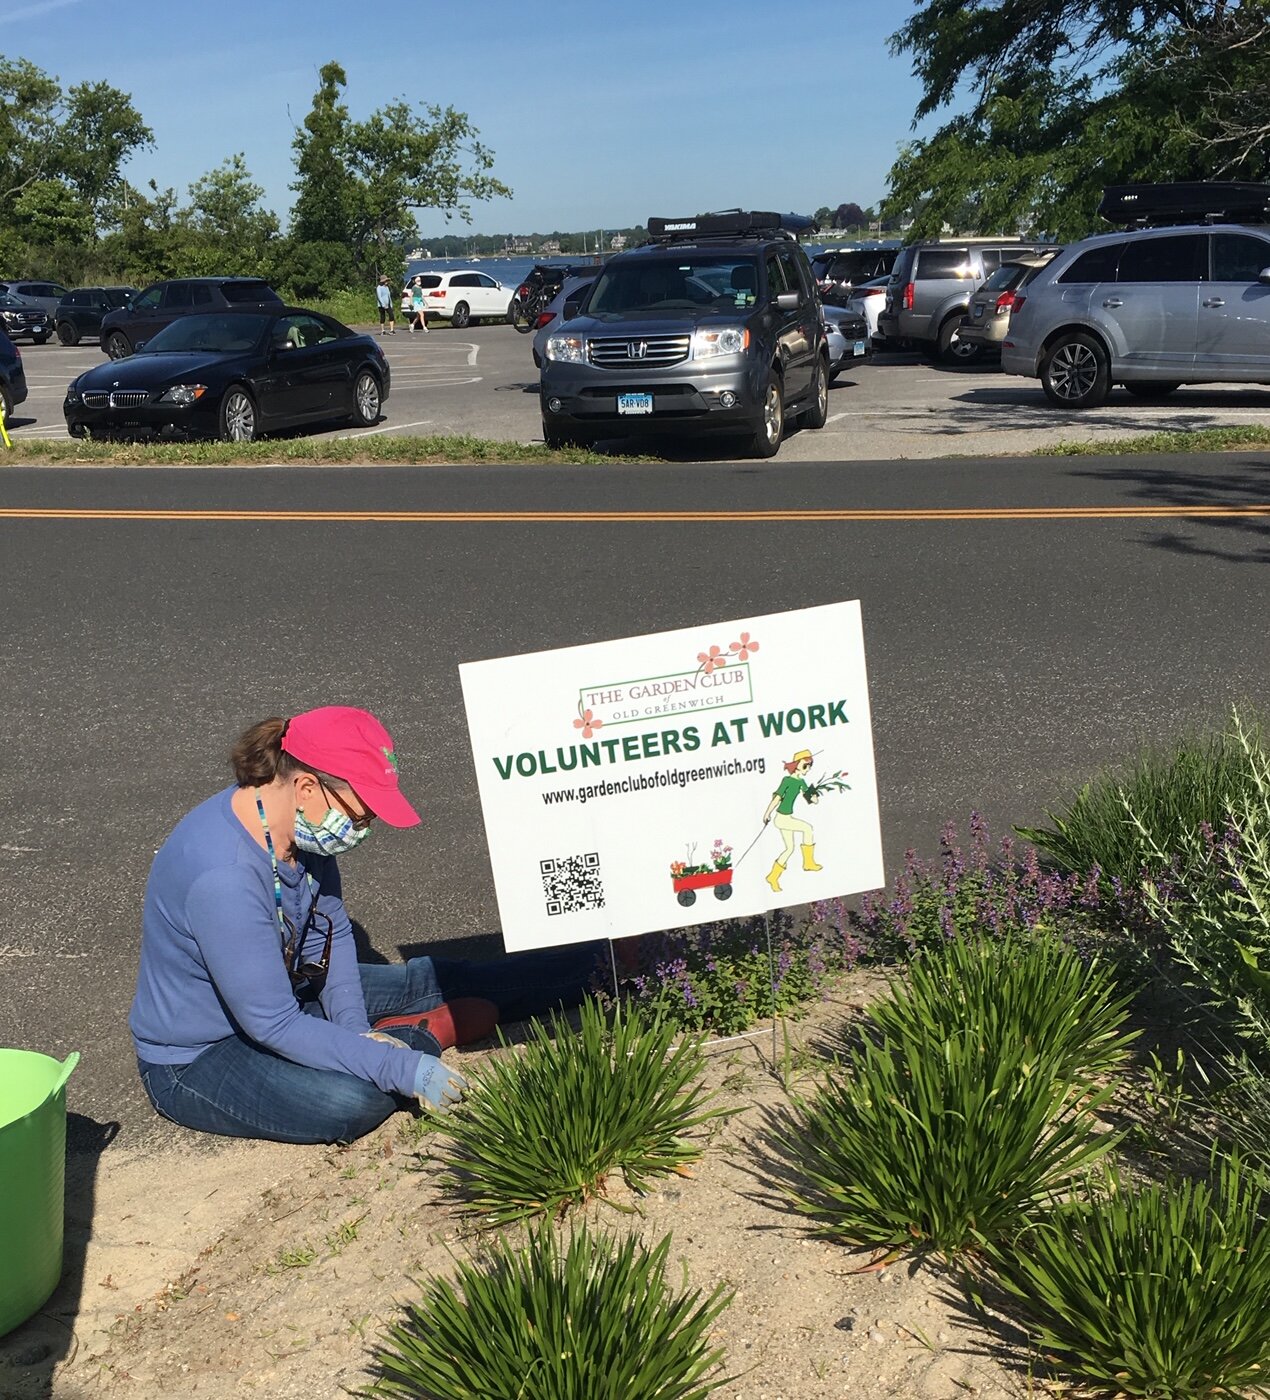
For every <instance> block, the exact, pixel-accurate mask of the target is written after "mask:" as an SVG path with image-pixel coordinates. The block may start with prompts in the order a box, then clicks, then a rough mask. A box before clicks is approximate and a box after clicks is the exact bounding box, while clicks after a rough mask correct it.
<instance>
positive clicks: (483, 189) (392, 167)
mask: <svg viewBox="0 0 1270 1400" xmlns="http://www.w3.org/2000/svg"><path fill="white" fill-rule="evenodd" d="M319 78H320V86H319V87H318V90H317V92H316V94H315V95H314V99H313V107H312V110H311V111H310V112H309V115H308V116H307V117H306V118H305V121H304V127H303V130H302V131H299V132H297V133H296V138H295V142H294V147H295V152H296V181H295V184H294V185H293V186H292V188H293V189H294V190H295V191H296V204H295V209H294V210H293V212H292V220H291V234H292V239H293V241H294V243H295V244H296V245H297V248H296V249H293V254H294V255H295V256H301V257H302V256H303V255H300V254H298V245H302V244H305V243H311V242H312V243H324V244H327V245H339V244H342V245H344V246H345V247H348V248H351V249H352V252H353V256H354V258H355V259H356V262H357V266H358V270H359V272H360V273H361V274H363V275H366V274H368V273H370V272H372V271H378V270H381V269H386V270H389V271H391V272H392V274H393V275H394V276H395V275H396V274H397V272H398V271H399V268H400V258H401V252H402V250H403V249H404V248H405V247H406V246H408V244H409V243H411V242H413V241H414V240H415V239H417V238H418V236H419V231H418V226H417V224H416V222H415V218H414V213H413V211H414V210H416V209H437V210H440V211H441V212H442V213H443V214H444V215H445V217H446V218H447V219H449V218H450V217H451V216H453V215H455V214H457V215H459V217H461V218H462V219H463V220H464V221H468V222H470V219H471V206H472V203H473V202H475V201H477V200H483V199H491V198H494V197H496V196H500V195H508V194H510V193H511V191H510V190H509V189H508V188H507V186H506V185H504V184H503V183H502V181H501V180H498V179H496V178H495V177H494V176H493V175H491V174H490V173H489V172H490V171H491V170H492V168H493V163H494V160H493V155H492V154H491V152H490V151H489V150H488V149H487V148H486V147H485V146H484V145H482V144H481V141H480V133H479V132H478V131H477V129H476V127H475V126H473V125H472V122H471V121H470V119H469V118H468V117H467V115H466V114H465V113H463V112H458V111H455V109H454V108H453V107H444V108H442V107H437V106H426V107H421V108H418V109H416V108H414V107H412V106H411V105H410V104H409V103H408V102H405V101H396V102H390V103H388V104H387V105H386V106H385V107H382V108H380V109H379V110H378V111H375V112H372V113H371V115H370V116H369V117H367V118H366V120H365V121H358V122H355V121H352V120H351V119H350V117H349V113H348V108H347V106H346V105H345V104H344V102H343V100H342V97H341V94H342V92H343V90H344V88H345V87H346V86H347V81H348V80H347V78H346V76H345V73H344V70H343V69H342V68H341V67H340V65H339V64H338V63H328V64H326V65H325V66H324V67H323V68H322V70H321V73H320V75H319Z"/></svg>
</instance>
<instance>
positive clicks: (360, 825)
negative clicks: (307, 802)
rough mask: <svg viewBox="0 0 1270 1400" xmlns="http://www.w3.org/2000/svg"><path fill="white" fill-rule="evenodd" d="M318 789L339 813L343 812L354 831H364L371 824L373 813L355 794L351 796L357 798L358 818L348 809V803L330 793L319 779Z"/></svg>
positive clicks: (337, 795) (334, 793) (337, 794)
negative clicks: (359, 809) (359, 811)
mask: <svg viewBox="0 0 1270 1400" xmlns="http://www.w3.org/2000/svg"><path fill="white" fill-rule="evenodd" d="M318 787H320V788H321V789H322V791H323V792H324V793H325V794H326V795H327V797H329V798H330V799H331V801H332V802H333V803H334V804H335V806H337V807H338V808H339V809H340V811H341V812H343V813H344V815H345V816H346V817H347V818H348V819H349V821H350V822H352V823H353V830H354V831H365V830H366V828H367V827H368V826H369V825H370V824H371V822H373V821H374V820H375V814H374V812H372V811H371V810H370V808H369V807H368V806H367V805H366V804H365V803H364V802H363V801H362V799H361V798H360V797H357V794H356V793H355V792H354V793H353V796H354V797H357V801H358V804H359V805H360V807H361V809H362V812H361V815H360V816H358V814H357V813H356V812H354V811H352V810H351V809H350V808H349V805H348V803H347V802H345V801H344V800H343V799H342V798H341V797H340V795H339V793H338V792H332V791H331V789H330V788H328V787H327V785H326V784H325V783H324V782H323V781H322V779H321V778H319V779H318ZM349 791H350V792H351V791H352V789H351V788H350V789H349Z"/></svg>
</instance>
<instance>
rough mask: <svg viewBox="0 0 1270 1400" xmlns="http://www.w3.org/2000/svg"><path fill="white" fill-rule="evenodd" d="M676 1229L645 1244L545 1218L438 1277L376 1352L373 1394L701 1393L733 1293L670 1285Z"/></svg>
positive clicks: (412, 1398) (714, 1386)
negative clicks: (564, 1236)
mask: <svg viewBox="0 0 1270 1400" xmlns="http://www.w3.org/2000/svg"><path fill="white" fill-rule="evenodd" d="M670 1243H671V1237H670V1236H669V1235H667V1236H666V1237H665V1238H664V1239H663V1240H662V1241H661V1243H660V1244H658V1245H656V1246H655V1247H654V1248H653V1249H651V1250H650V1249H648V1248H647V1247H646V1246H644V1245H643V1244H642V1243H640V1242H639V1241H638V1240H636V1239H635V1238H632V1237H627V1238H626V1239H624V1240H622V1241H621V1242H618V1241H616V1240H613V1239H611V1238H608V1237H605V1236H592V1235H591V1234H590V1233H589V1232H588V1230H587V1229H586V1227H585V1226H579V1227H578V1228H577V1229H575V1230H574V1231H573V1232H572V1233H571V1234H570V1236H569V1238H568V1242H567V1243H562V1242H561V1240H560V1239H559V1237H558V1235H557V1232H556V1230H555V1229H554V1228H553V1227H552V1226H551V1225H550V1224H548V1223H543V1224H541V1225H540V1226H539V1227H538V1228H537V1229H535V1230H533V1231H532V1232H531V1233H530V1234H529V1235H528V1236H527V1237H526V1238H525V1240H524V1241H523V1242H522V1243H521V1244H519V1245H513V1244H512V1243H510V1242H509V1241H507V1240H506V1239H499V1240H497V1241H496V1242H494V1243H493V1244H492V1245H491V1247H490V1249H489V1251H488V1254H487V1257H486V1259H485V1261H484V1262H482V1263H477V1262H460V1263H459V1265H458V1268H457V1287H456V1286H455V1284H453V1283H450V1282H449V1281H447V1280H445V1279H432V1280H431V1281H429V1282H428V1283H427V1284H426V1285H425V1286H424V1293H423V1298H422V1300H421V1301H420V1302H419V1303H416V1304H413V1305H411V1306H409V1307H408V1308H407V1309H406V1315H405V1318H404V1320H403V1321H402V1322H399V1323H398V1324H397V1325H396V1326H394V1327H393V1328H392V1329H391V1330H390V1331H389V1334H388V1341H387V1344H386V1345H384V1346H383V1347H381V1348H380V1350H379V1352H378V1354H377V1356H376V1369H377V1371H378V1373H379V1374H378V1379H377V1381H376V1383H375V1385H374V1386H373V1388H372V1392H371V1393H372V1394H376V1395H383V1396H394V1397H401V1400H634V1397H638V1400H704V1397H705V1396H707V1395H709V1394H710V1393H711V1392H712V1391H715V1390H718V1389H719V1388H720V1387H721V1386H723V1385H726V1384H728V1383H729V1382H730V1381H731V1379H733V1378H732V1377H729V1376H722V1375H718V1374H716V1373H717V1372H718V1368H719V1365H720V1363H721V1361H722V1359H723V1353H722V1351H721V1350H719V1349H716V1348H712V1347H711V1345H710V1334H711V1329H712V1328H713V1326H714V1324H715V1321H716V1319H717V1318H718V1316H719V1314H720V1313H722V1312H723V1310H724V1308H726V1307H727V1306H728V1304H729V1303H730V1302H731V1295H730V1294H729V1293H727V1292H726V1291H725V1290H724V1289H723V1288H722V1287H718V1288H716V1289H715V1290H714V1291H713V1292H712V1293H711V1294H710V1295H709V1296H708V1297H706V1296H703V1295H702V1293H701V1292H700V1291H699V1290H697V1291H692V1292H689V1291H687V1290H685V1291H683V1292H675V1291H673V1290H672V1289H671V1288H669V1287H668V1286H667V1283H666V1277H665V1274H666V1262H667V1257H668V1254H669V1250H670Z"/></svg>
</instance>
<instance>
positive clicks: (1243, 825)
mask: <svg viewBox="0 0 1270 1400" xmlns="http://www.w3.org/2000/svg"><path fill="white" fill-rule="evenodd" d="M1232 731H1233V736H1234V740H1235V745H1236V749H1235V751H1236V753H1237V755H1238V757H1239V760H1240V762H1241V764H1242V768H1241V770H1240V778H1239V781H1238V783H1235V784H1232V788H1233V790H1234V791H1233V796H1232V797H1231V804H1230V807H1229V808H1228V810H1227V813H1226V815H1225V827H1224V829H1223V830H1222V831H1221V832H1220V834H1219V833H1218V832H1217V831H1215V830H1214V829H1213V828H1212V827H1211V826H1209V825H1208V824H1207V823H1203V822H1201V823H1199V824H1197V826H1195V827H1194V828H1192V829H1190V830H1187V831H1184V832H1182V833H1181V834H1180V835H1179V836H1177V837H1176V839H1175V840H1174V842H1173V844H1172V845H1171V846H1164V845H1162V844H1161V843H1160V842H1159V840H1158V839H1157V836H1156V832H1155V829H1154V827H1153V826H1152V824H1151V817H1150V813H1144V812H1142V811H1140V810H1139V809H1138V808H1137V807H1135V806H1134V804H1133V800H1132V798H1131V797H1130V796H1129V794H1128V793H1126V794H1124V795H1123V798H1122V804H1123V810H1124V811H1125V813H1126V814H1127V819H1128V821H1129V822H1130V823H1131V824H1132V826H1133V828H1134V830H1135V831H1136V832H1137V833H1138V836H1139V838H1140V840H1141V841H1142V843H1143V847H1144V849H1145V850H1146V852H1147V855H1148V859H1149V868H1150V869H1152V870H1154V871H1155V874H1154V875H1153V876H1152V877H1151V878H1149V879H1146V880H1144V882H1143V893H1144V896H1145V901H1146V908H1147V912H1148V913H1149V914H1150V915H1151V917H1152V918H1153V919H1154V920H1155V921H1156V922H1157V924H1158V925H1159V927H1160V928H1161V929H1162V930H1163V932H1164V935H1165V938H1166V940H1167V943H1168V946H1169V949H1170V951H1171V953H1172V955H1173V959H1174V961H1175V962H1176V963H1177V964H1178V965H1179V966H1180V968H1181V969H1182V973H1183V976H1184V978H1185V980H1186V981H1187V982H1188V983H1189V985H1190V987H1191V988H1192V989H1193V990H1194V991H1195V992H1196V993H1197V994H1198V995H1199V997H1200V999H1201V1000H1202V1001H1203V1002H1205V1003H1206V1004H1207V1005H1208V1006H1210V1007H1212V1008H1215V1009H1216V1010H1217V1011H1218V1012H1219V1014H1221V1015H1222V1016H1223V1017H1229V1018H1230V1020H1231V1021H1232V1022H1233V1025H1234V1029H1235V1031H1236V1033H1237V1034H1238V1035H1240V1036H1241V1037H1243V1038H1244V1039H1245V1040H1249V1041H1252V1042H1254V1047H1253V1048H1254V1049H1255V1051H1256V1052H1257V1053H1259V1054H1262V1055H1270V755H1268V754H1267V753H1266V751H1265V750H1264V749H1263V748H1262V747H1261V745H1260V744H1259V742H1258V740H1257V737H1256V735H1255V734H1254V733H1253V732H1252V731H1250V730H1249V729H1248V728H1246V727H1245V726H1244V724H1243V723H1242V721H1241V720H1240V718H1239V715H1238V714H1237V713H1236V714H1235V716H1234V719H1233V722H1232Z"/></svg>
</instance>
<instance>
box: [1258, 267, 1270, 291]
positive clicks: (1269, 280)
mask: <svg viewBox="0 0 1270 1400" xmlns="http://www.w3.org/2000/svg"><path fill="white" fill-rule="evenodd" d="M1257 281H1258V282H1260V283H1261V285H1262V286H1263V287H1270V267H1263V268H1262V269H1261V271H1260V272H1259V273H1257Z"/></svg>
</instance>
